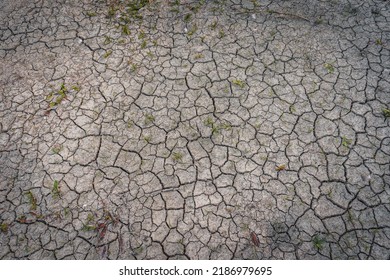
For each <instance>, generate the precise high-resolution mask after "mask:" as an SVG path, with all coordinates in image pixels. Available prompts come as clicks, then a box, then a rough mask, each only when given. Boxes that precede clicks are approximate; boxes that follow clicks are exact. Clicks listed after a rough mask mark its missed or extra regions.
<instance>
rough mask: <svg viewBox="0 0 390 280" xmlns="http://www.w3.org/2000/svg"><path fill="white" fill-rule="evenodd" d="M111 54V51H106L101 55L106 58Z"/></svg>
mask: <svg viewBox="0 0 390 280" xmlns="http://www.w3.org/2000/svg"><path fill="white" fill-rule="evenodd" d="M111 54H112V50H108V51H106V52H105V53H104V54H103V57H104V58H108V57H109V56H110V55H111Z"/></svg>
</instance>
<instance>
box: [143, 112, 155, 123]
mask: <svg viewBox="0 0 390 280" xmlns="http://www.w3.org/2000/svg"><path fill="white" fill-rule="evenodd" d="M155 120H156V119H155V117H154V116H153V115H151V114H146V115H145V124H146V125H149V124H151V123H153V122H154V121H155Z"/></svg>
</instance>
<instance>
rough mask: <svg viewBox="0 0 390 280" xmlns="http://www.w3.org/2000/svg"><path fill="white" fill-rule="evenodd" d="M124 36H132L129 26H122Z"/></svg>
mask: <svg viewBox="0 0 390 280" xmlns="http://www.w3.org/2000/svg"><path fill="white" fill-rule="evenodd" d="M122 34H123V35H131V31H130V29H129V27H128V26H127V25H122Z"/></svg>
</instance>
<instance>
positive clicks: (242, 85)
mask: <svg viewBox="0 0 390 280" xmlns="http://www.w3.org/2000/svg"><path fill="white" fill-rule="evenodd" d="M232 83H233V84H234V85H236V86H239V87H240V88H244V87H245V82H244V81H241V80H239V79H235V80H233V81H232Z"/></svg>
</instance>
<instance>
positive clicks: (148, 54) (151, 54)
mask: <svg viewBox="0 0 390 280" xmlns="http://www.w3.org/2000/svg"><path fill="white" fill-rule="evenodd" d="M146 55H147V56H148V57H149V58H154V55H153V53H152V52H151V51H149V52H147V53H146Z"/></svg>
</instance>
